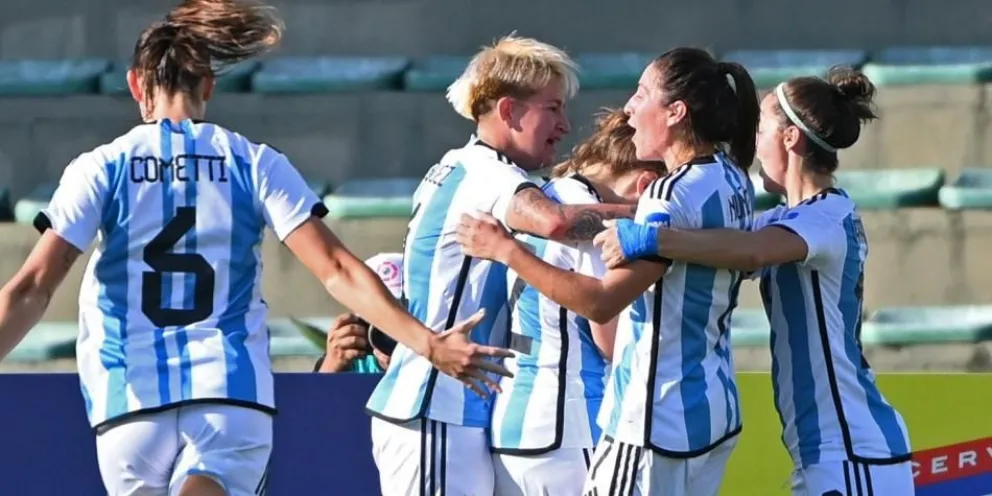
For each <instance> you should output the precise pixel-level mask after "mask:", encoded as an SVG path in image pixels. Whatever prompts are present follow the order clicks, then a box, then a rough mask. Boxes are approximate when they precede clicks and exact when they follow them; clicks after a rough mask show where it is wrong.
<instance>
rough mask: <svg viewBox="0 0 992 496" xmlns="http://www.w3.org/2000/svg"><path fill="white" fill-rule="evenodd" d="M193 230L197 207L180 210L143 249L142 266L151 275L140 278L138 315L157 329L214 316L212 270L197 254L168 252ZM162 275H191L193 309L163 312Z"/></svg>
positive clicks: (171, 309)
mask: <svg viewBox="0 0 992 496" xmlns="http://www.w3.org/2000/svg"><path fill="white" fill-rule="evenodd" d="M195 226H196V207H179V208H178V209H176V216H175V217H173V218H172V220H170V221H169V223H168V224H166V225H165V227H163V228H162V231H161V232H159V233H158V235H157V236H155V237H154V238H152V240H151V242H149V243H148V245H147V246H145V253H144V258H145V263H146V264H148V266H149V267H151V268H152V271H150V272H145V273H144V274H142V277H141V311H142V312H143V313H144V314H145V315H146V316H147V317H148V320H150V321H151V322H152V324H155V325H156V326H158V327H170V326H185V325H189V324H192V323H194V322H199V321H202V320H206V319H207V317H210V314H212V313H213V312H214V269H213V268H212V267H211V266H210V263H209V262H207V259H205V258H203V256H201V255H198V254H196V253H172V252H170V251H169V250H170V249H171V248H172V247H173V246H175V244H176V243H178V242H179V240H180V239H182V237H183V236H184V235H185V234H186V233H188V232H189V231H191V230H192V229H193V228H194V227H195ZM163 274H170V275H171V274H192V275H193V277H194V281H195V282H194V286H193V287H194V289H193V308H163V307H164V306H165V304H166V303H167V302H163V301H162V299H163V298H162V297H163V294H162V281H163Z"/></svg>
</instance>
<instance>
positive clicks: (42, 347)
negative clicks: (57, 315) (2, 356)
mask: <svg viewBox="0 0 992 496" xmlns="http://www.w3.org/2000/svg"><path fill="white" fill-rule="evenodd" d="M77 333H78V325H77V324H76V323H75V322H42V323H40V324H38V325H36V326H35V327H34V328H33V329H31V332H29V333H28V335H27V336H26V337H25V338H24V340H23V341H21V343H20V344H18V345H17V347H16V348H14V349H13V351H11V352H10V354H9V355H7V360H10V361H14V362H35V361H41V360H52V359H55V358H73V357H75V356H76V335H77Z"/></svg>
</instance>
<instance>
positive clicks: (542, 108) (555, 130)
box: [509, 82, 571, 170]
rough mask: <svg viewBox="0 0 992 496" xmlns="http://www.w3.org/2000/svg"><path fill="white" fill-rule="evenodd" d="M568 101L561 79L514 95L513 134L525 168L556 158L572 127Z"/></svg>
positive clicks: (512, 112)
mask: <svg viewBox="0 0 992 496" xmlns="http://www.w3.org/2000/svg"><path fill="white" fill-rule="evenodd" d="M564 102H565V95H564V91H563V89H562V85H561V84H559V83H557V82H555V83H552V84H549V85H547V86H545V87H543V88H542V89H541V90H539V91H538V92H537V93H534V94H533V95H531V96H530V97H529V98H525V99H520V100H516V99H513V101H512V110H511V112H510V115H511V118H510V119H509V126H510V135H511V141H512V142H513V147H514V149H516V150H517V152H518V154H519V155H520V158H519V159H518V162H519V165H520V166H521V167H522V168H524V169H527V170H535V169H540V168H542V167H546V166H548V165H551V164H552V163H553V162H554V159H555V154H556V151H557V145H558V142H559V141H561V139H562V137H564V136H565V135H566V134H568V133H569V132H570V131H571V125H570V124H569V122H568V117H567V116H566V115H565V103H564Z"/></svg>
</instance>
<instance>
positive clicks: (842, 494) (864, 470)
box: [792, 461, 916, 496]
mask: <svg viewBox="0 0 992 496" xmlns="http://www.w3.org/2000/svg"><path fill="white" fill-rule="evenodd" d="M792 494H793V496H857V495H864V496H868V495H872V494H875V495H878V496H913V495H914V494H916V489H915V486H914V485H913V466H912V464H911V462H904V463H899V464H896V465H866V464H864V463H856V462H848V461H841V462H824V463H817V464H814V465H810V466H808V467H806V468H801V469H797V470H796V472H795V473H794V474H793V477H792Z"/></svg>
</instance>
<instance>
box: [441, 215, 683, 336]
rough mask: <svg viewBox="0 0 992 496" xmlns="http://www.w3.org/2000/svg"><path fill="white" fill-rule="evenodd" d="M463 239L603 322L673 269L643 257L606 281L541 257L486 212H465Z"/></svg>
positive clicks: (471, 249)
mask: <svg viewBox="0 0 992 496" xmlns="http://www.w3.org/2000/svg"><path fill="white" fill-rule="evenodd" d="M458 242H459V243H460V244H461V245H462V249H463V251H464V252H465V253H466V254H467V255H470V256H473V257H478V258H484V259H487V260H494V261H497V262H500V263H502V264H504V265H506V266H508V267H510V268H511V269H513V270H514V271H515V272H517V274H518V275H519V276H520V278H521V279H523V280H524V281H525V282H526V283H527V284H530V285H531V286H533V287H534V288H535V289H537V290H538V292H540V293H541V294H543V295H544V296H546V297H548V298H550V299H551V300H552V301H554V302H555V303H558V304H559V305H562V306H564V307H565V308H567V309H569V310H571V311H573V312H575V313H577V314H579V315H582V316H583V317H586V318H587V319H589V320H592V321H593V322H596V323H599V324H606V323H608V322H610V321H611V320H613V318H614V317H616V316H617V314H619V313H620V311H621V310H623V309H624V308H625V307H626V306H627V305H629V304H630V302H632V301H634V299H635V298H637V296H638V295H640V294H641V293H643V292H644V291H645V290H647V289H648V288H649V287H651V285H652V284H654V283H655V282H656V281H657V280H658V279H660V278H661V276H662V275H664V273H665V270H667V268H668V264H666V263H664V262H649V261H637V262H634V263H633V264H630V265H629V266H626V267H620V268H618V269H616V270H611V271H609V272H607V273H606V275H605V276H604V277H603V279H602V280H600V279H597V278H595V277H590V276H586V275H583V274H579V273H576V272H573V271H569V270H564V269H561V268H558V267H555V266H553V265H551V264H548V263H547V262H545V261H543V260H541V259H540V258H539V257H537V256H535V255H534V254H533V253H532V252H531V251H530V250H529V249H528V248H527V247H526V245H523V244H521V243H519V242H517V241H516V240H515V239H513V238H512V237H511V236H510V235H509V234H508V233H507V232H506V231H505V230H504V229H503V228H502V227H501V226H500V225H499V223H498V222H497V221H496V219H494V218H493V217H491V216H485V215H483V216H481V217H480V218H478V219H477V218H475V217H471V216H468V215H463V216H462V221H461V224H460V225H459V227H458Z"/></svg>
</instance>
